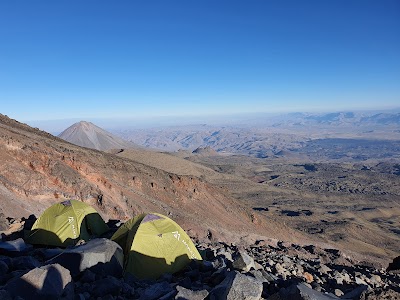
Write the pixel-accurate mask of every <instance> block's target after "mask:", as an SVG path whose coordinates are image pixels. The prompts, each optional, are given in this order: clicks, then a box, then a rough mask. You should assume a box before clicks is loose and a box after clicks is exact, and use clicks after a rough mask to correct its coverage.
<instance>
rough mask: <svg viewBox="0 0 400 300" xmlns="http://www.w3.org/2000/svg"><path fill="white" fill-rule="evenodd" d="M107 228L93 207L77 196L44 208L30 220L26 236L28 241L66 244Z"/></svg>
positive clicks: (87, 237)
mask: <svg viewBox="0 0 400 300" xmlns="http://www.w3.org/2000/svg"><path fill="white" fill-rule="evenodd" d="M108 230H109V228H108V226H107V224H106V223H105V222H104V220H103V219H102V218H101V216H100V215H99V213H98V212H97V211H96V210H95V209H94V208H93V207H91V206H90V205H88V204H86V203H84V202H81V201H78V200H67V201H64V202H61V203H56V204H54V205H52V206H50V207H49V208H48V209H46V210H45V211H44V212H43V214H42V215H41V216H40V217H39V218H38V219H37V220H36V222H35V223H34V224H33V226H32V229H31V231H30V232H29V233H28V235H27V237H26V240H27V242H28V243H30V244H38V245H49V246H57V247H67V246H70V245H74V244H75V243H76V242H77V241H78V240H85V241H87V240H89V239H90V237H91V236H92V235H95V236H99V235H101V234H103V233H105V232H107V231H108Z"/></svg>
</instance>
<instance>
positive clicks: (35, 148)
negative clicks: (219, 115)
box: [0, 115, 302, 240]
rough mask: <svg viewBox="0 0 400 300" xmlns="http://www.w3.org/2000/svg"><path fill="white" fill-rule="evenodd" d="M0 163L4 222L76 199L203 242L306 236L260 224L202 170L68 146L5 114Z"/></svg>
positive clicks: (0, 124) (0, 135)
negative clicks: (155, 220) (147, 216)
mask: <svg viewBox="0 0 400 300" xmlns="http://www.w3.org/2000/svg"><path fill="white" fill-rule="evenodd" d="M142 155H143V154H142ZM149 155H150V157H151V155H153V154H151V153H150V154H149ZM144 157H146V155H145V156H144ZM142 160H143V161H144V162H146V159H145V158H143V157H142ZM0 161H1V165H0V201H1V204H2V205H1V211H0V212H1V213H3V214H4V215H5V216H12V217H17V216H27V215H29V214H32V213H33V214H36V215H39V214H40V213H41V212H43V210H44V209H45V208H46V207H48V206H49V205H50V204H52V203H54V202H57V201H61V200H62V199H79V200H82V201H84V202H88V203H90V204H91V205H93V206H95V207H96V208H97V209H98V210H99V211H100V213H101V214H102V215H103V216H104V217H106V218H114V219H127V218H130V217H132V216H133V215H135V214H137V213H139V212H144V211H155V212H160V213H162V214H165V215H169V216H170V217H172V218H173V219H174V220H176V221H177V222H179V223H180V224H182V226H184V227H185V229H187V230H188V231H190V232H191V233H192V234H194V235H199V236H207V235H208V236H209V237H213V238H218V237H219V238H222V237H223V236H226V235H230V236H231V237H232V236H235V237H236V238H241V237H244V236H249V235H254V236H256V235H257V234H264V235H266V236H268V237H275V238H279V239H281V240H289V239H296V238H297V239H298V240H302V235H301V234H298V233H295V232H294V231H293V232H292V231H291V230H289V229H287V228H284V226H282V225H280V224H279V223H270V222H268V223H267V222H266V221H264V220H261V219H260V218H258V216H257V213H255V212H252V211H251V210H249V209H247V208H246V207H245V206H243V205H241V204H240V203H238V202H237V201H236V200H234V199H233V198H230V197H229V196H227V193H226V191H225V190H224V189H221V188H220V187H217V186H213V185H211V184H209V183H207V182H205V181H204V180H203V179H201V178H200V176H198V175H200V174H201V173H202V171H201V168H200V169H199V171H198V172H197V173H194V174H190V175H187V174H179V173H182V172H179V173H178V174H175V173H172V172H170V171H168V170H161V169H158V168H155V167H152V166H149V165H145V164H142V163H140V162H138V161H134V160H130V159H126V158H122V157H118V156H116V155H113V154H108V153H104V152H100V151H96V150H90V149H87V148H81V147H78V146H75V145H72V144H69V143H67V142H65V141H63V140H61V139H59V138H57V137H54V136H52V135H50V134H48V133H45V132H42V131H39V130H37V129H32V128H31V127H29V126H27V125H24V124H21V123H19V122H17V121H14V120H12V119H9V118H7V117H5V116H3V115H1V116H0ZM147 161H148V159H147ZM192 165H193V163H190V165H189V167H185V166H182V168H192ZM203 169H205V168H204V167H203ZM193 170H195V168H194V169H193ZM210 171H211V170H209V172H210ZM183 173H184V172H183ZM187 173H193V172H187Z"/></svg>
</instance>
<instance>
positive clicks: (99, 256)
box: [48, 238, 124, 277]
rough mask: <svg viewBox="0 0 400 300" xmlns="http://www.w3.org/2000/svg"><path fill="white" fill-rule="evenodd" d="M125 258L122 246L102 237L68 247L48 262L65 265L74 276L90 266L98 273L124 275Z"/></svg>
mask: <svg viewBox="0 0 400 300" xmlns="http://www.w3.org/2000/svg"><path fill="white" fill-rule="evenodd" d="M123 260H124V255H123V251H122V248H121V247H120V246H119V245H118V244H117V243H115V242H113V241H111V240H109V239H104V238H101V239H93V240H91V241H89V242H87V243H86V244H83V245H80V246H77V247H74V248H71V249H67V250H65V251H64V252H63V253H62V254H60V255H58V256H56V257H54V258H53V259H51V260H50V261H48V263H58V264H60V265H62V266H64V267H65V268H67V269H68V270H70V271H71V275H72V276H74V277H75V276H77V275H78V274H79V273H80V272H82V271H84V270H86V269H89V268H90V270H91V271H92V272H94V273H96V274H101V275H103V276H105V275H111V276H115V277H119V276H121V275H122V267H123Z"/></svg>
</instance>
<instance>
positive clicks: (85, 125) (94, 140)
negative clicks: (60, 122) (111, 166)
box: [58, 121, 138, 151]
mask: <svg viewBox="0 0 400 300" xmlns="http://www.w3.org/2000/svg"><path fill="white" fill-rule="evenodd" d="M58 137H59V138H62V139H63V140H66V141H68V142H70V143H72V144H75V145H78V146H81V147H86V148H91V149H96V150H100V151H106V150H111V149H117V148H135V147H138V146H137V145H135V144H133V143H132V142H128V141H124V140H123V139H121V138H120V137H117V136H115V135H113V134H112V133H110V132H108V131H106V130H104V129H102V128H100V127H98V126H96V125H95V124H93V123H91V122H87V121H80V122H77V123H75V124H72V125H71V126H70V127H68V128H67V129H65V130H64V131H63V132H61V133H60V134H59V135H58Z"/></svg>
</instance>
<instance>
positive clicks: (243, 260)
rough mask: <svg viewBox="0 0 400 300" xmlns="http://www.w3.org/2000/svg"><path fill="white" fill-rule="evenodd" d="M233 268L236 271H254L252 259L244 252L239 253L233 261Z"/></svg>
mask: <svg viewBox="0 0 400 300" xmlns="http://www.w3.org/2000/svg"><path fill="white" fill-rule="evenodd" d="M233 267H234V268H235V269H236V270H239V271H244V272H248V271H250V269H251V268H254V269H255V266H254V259H253V258H252V257H251V256H250V255H248V254H247V252H245V251H239V252H238V253H237V255H236V257H235V258H234V260H233Z"/></svg>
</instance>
